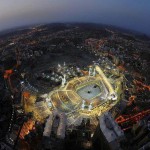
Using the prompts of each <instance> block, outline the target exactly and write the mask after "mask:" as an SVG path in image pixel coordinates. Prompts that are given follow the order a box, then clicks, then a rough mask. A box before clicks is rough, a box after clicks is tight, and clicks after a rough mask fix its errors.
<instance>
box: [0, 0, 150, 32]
mask: <svg viewBox="0 0 150 150" xmlns="http://www.w3.org/2000/svg"><path fill="white" fill-rule="evenodd" d="M53 22H93V23H102V24H108V25H115V26H120V27H124V28H128V29H133V30H137V31H140V32H143V33H146V34H148V35H150V0H0V31H2V30H4V29H8V28H13V27H17V26H24V25H30V24H44V23H53Z"/></svg>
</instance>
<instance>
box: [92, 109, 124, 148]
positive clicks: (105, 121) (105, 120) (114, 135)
mask: <svg viewBox="0 0 150 150" xmlns="http://www.w3.org/2000/svg"><path fill="white" fill-rule="evenodd" d="M124 140H125V136H124V132H123V131H122V130H121V128H120V127H119V126H118V124H117V123H116V122H115V120H114V118H112V115H111V113H110V112H105V113H104V114H103V115H101V116H100V117H99V125H98V126H97V129H96V131H95V133H94V136H93V145H94V146H95V149H101V150H121V149H122V148H121V144H120V143H121V142H122V141H124Z"/></svg>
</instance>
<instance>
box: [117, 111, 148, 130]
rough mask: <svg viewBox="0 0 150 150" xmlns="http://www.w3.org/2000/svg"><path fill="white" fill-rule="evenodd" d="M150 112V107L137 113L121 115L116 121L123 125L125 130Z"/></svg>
mask: <svg viewBox="0 0 150 150" xmlns="http://www.w3.org/2000/svg"><path fill="white" fill-rule="evenodd" d="M149 114H150V109H148V110H145V111H141V112H139V113H137V114H135V115H121V116H119V117H118V118H116V119H115V121H116V122H117V123H118V124H119V125H120V126H121V128H122V129H123V130H124V131H125V130H128V129H130V128H132V126H133V124H135V123H137V122H138V121H140V120H141V119H143V118H144V117H145V116H148V115H149Z"/></svg>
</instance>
